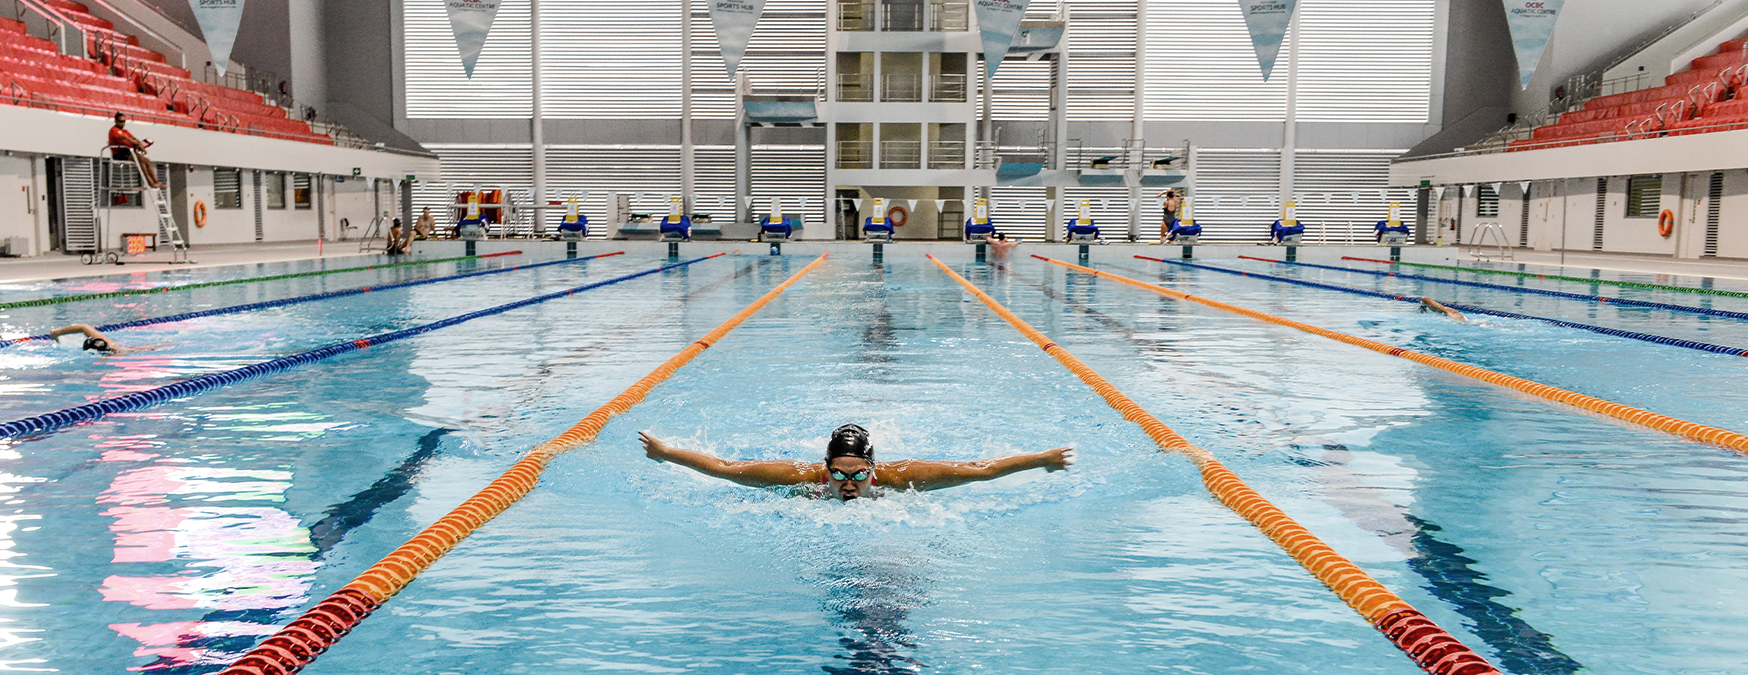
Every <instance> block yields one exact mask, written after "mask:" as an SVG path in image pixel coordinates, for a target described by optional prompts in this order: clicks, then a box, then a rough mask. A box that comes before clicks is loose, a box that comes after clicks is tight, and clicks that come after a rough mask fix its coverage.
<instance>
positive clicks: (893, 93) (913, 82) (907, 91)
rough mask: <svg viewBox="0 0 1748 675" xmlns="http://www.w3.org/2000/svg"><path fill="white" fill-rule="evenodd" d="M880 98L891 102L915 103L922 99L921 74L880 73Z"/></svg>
mask: <svg viewBox="0 0 1748 675" xmlns="http://www.w3.org/2000/svg"><path fill="white" fill-rule="evenodd" d="M880 100H882V101H889V102H893V103H916V102H919V101H921V100H923V76H921V75H916V74H911V73H885V74H883V75H881V76H880Z"/></svg>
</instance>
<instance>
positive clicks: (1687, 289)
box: [1342, 256, 1748, 298]
mask: <svg viewBox="0 0 1748 675" xmlns="http://www.w3.org/2000/svg"><path fill="white" fill-rule="evenodd" d="M1342 259H1343V260H1358V261H1361V262H1375V263H1384V264H1387V265H1404V266H1407V267H1424V268H1427V269H1435V270H1452V271H1456V272H1474V273H1476V274H1498V275H1503V276H1508V277H1520V278H1521V277H1535V278H1537V279H1555V280H1558V281H1576V282H1579V283H1583V284H1602V285H1605V286H1626V287H1629V288H1650V289H1655V290H1659V291H1676V292H1679V293H1699V294H1701V295H1722V296H1727V297H1732V298H1748V293H1744V292H1742V291H1720V290H1715V289H1711V288H1694V287H1692V286H1665V285H1663V284H1647V283H1643V282H1638V281H1611V280H1608V279H1592V278H1590V277H1568V276H1561V275H1558V274H1536V273H1534V272H1508V271H1505V270H1488V269H1481V268H1479V267H1456V266H1452V265H1431V264H1427V263H1412V262H1396V263H1393V262H1390V261H1388V260H1373V259H1371V258H1352V257H1348V256H1342Z"/></svg>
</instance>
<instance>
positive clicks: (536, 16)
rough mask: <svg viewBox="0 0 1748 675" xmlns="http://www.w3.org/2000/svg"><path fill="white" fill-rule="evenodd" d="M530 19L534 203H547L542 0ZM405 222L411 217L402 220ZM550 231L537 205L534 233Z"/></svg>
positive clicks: (535, 2) (531, 8)
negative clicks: (541, 80)
mask: <svg viewBox="0 0 1748 675" xmlns="http://www.w3.org/2000/svg"><path fill="white" fill-rule="evenodd" d="M528 12H529V20H528V25H529V27H530V29H529V52H530V54H531V58H530V59H529V61H530V65H531V66H533V71H532V72H533V74H534V77H533V82H532V84H533V96H532V97H531V99H532V101H533V103H534V109H533V115H532V117H533V120H532V122H531V124H530V129H529V132H530V133H529V140H530V144H531V145H532V147H533V149H534V199H533V202H534V206H536V207H539V206H545V205H546V120H545V114H544V112H545V111H543V110H541V95H540V93H541V92H540V87H541V84H540V0H528ZM401 222H403V223H405V222H407V221H401ZM545 232H546V211H545V210H544V209H540V208H536V209H534V233H535V234H537V235H538V234H544V233H545Z"/></svg>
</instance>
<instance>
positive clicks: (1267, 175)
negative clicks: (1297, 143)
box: [1192, 149, 1281, 244]
mask: <svg viewBox="0 0 1748 675" xmlns="http://www.w3.org/2000/svg"><path fill="white" fill-rule="evenodd" d="M1280 189H1281V152H1280V151H1279V150H1272V149H1225V150H1214V149H1204V150H1198V151H1197V152H1196V189H1195V192H1194V193H1193V195H1192V196H1193V197H1194V199H1195V211H1194V213H1193V214H1192V215H1193V216H1194V217H1195V219H1196V224H1198V225H1201V226H1202V241H1203V242H1206V243H1211V244H1213V243H1249V242H1259V241H1266V240H1267V239H1268V238H1269V225H1270V224H1271V223H1273V222H1275V220H1277V219H1279V218H1280V205H1279V203H1278V202H1276V201H1273V200H1272V199H1271V198H1273V197H1276V196H1278V195H1279V193H1280Z"/></svg>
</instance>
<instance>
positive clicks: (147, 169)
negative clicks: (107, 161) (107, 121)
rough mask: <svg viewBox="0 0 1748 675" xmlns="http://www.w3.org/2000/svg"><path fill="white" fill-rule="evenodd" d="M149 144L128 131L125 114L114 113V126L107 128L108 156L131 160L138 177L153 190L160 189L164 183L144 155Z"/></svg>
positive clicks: (124, 160) (149, 142)
mask: <svg viewBox="0 0 1748 675" xmlns="http://www.w3.org/2000/svg"><path fill="white" fill-rule="evenodd" d="M151 145H152V142H151V141H142V140H140V139H138V138H134V135H133V134H131V133H128V130H127V116H126V115H123V114H121V113H116V114H115V126H112V127H110V128H109V156H110V157H112V158H114V159H116V160H119V161H123V162H129V161H131V162H133V163H134V164H135V165H136V166H138V167H139V168H140V177H141V178H142V179H144V180H145V182H146V185H147V186H150V187H151V188H152V189H153V190H162V189H163V188H164V184H163V183H160V182H158V169H157V167H156V166H154V165H153V164H152V160H151V159H149V158H147V157H146V148H148V147H151Z"/></svg>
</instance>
